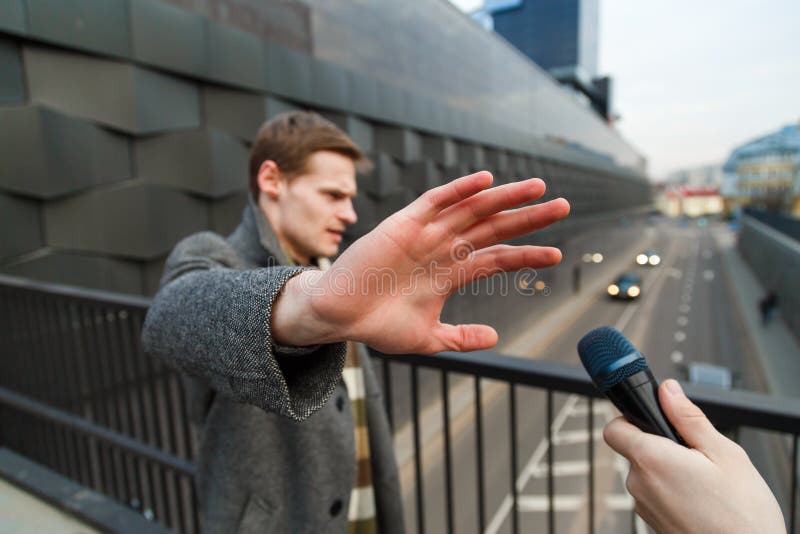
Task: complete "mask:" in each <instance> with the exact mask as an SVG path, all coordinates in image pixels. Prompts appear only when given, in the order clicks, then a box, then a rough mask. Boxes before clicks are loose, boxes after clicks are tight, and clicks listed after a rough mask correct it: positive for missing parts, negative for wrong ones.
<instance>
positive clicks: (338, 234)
mask: <svg viewBox="0 0 800 534" xmlns="http://www.w3.org/2000/svg"><path fill="white" fill-rule="evenodd" d="M343 232H344V231H343V230H328V233H329V234H331V235H332V236H333V239H334V241H336V242H337V243H341V241H342V233H343Z"/></svg>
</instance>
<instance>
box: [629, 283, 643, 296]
mask: <svg viewBox="0 0 800 534" xmlns="http://www.w3.org/2000/svg"><path fill="white" fill-rule="evenodd" d="M640 292H641V290H640V289H639V286H631V287H629V288H628V291H627V293H628V296H629V297H638V296H639V293H640Z"/></svg>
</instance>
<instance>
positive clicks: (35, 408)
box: [0, 386, 196, 477]
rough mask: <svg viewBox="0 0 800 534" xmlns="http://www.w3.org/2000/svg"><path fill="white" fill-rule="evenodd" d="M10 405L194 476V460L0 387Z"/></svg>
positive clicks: (1, 401)
mask: <svg viewBox="0 0 800 534" xmlns="http://www.w3.org/2000/svg"><path fill="white" fill-rule="evenodd" d="M3 404H5V405H7V406H11V407H13V408H15V409H17V410H20V411H23V412H25V413H28V414H31V415H33V416H34V417H37V418H39V419H46V420H48V421H52V422H54V423H56V424H58V425H61V426H63V427H65V428H69V429H72V430H75V431H78V432H80V433H82V434H84V435H86V436H90V437H92V438H95V439H97V440H98V441H101V442H103V443H107V444H109V445H114V446H115V447H119V448H120V449H122V450H124V451H127V452H130V453H133V454H135V455H136V456H138V457H140V458H145V459H147V460H150V461H152V462H155V463H157V464H160V465H162V466H164V467H167V468H169V469H172V470H174V471H175V472H177V473H181V474H184V475H188V476H190V477H194V476H195V472H196V468H195V465H194V463H192V462H190V461H188V460H184V459H183V458H178V457H177V456H173V455H172V454H169V453H166V452H164V451H162V450H161V449H159V448H157V447H153V446H152V445H148V444H146V443H142V442H141V441H138V440H136V439H134V438H131V437H128V436H126V435H124V434H120V433H119V432H116V431H114V430H111V429H109V428H106V427H104V426H101V425H98V424H96V423H93V422H92V421H89V420H87V419H84V418H83V417H79V416H77V415H74V414H71V413H69V412H67V411H64V410H61V409H59V408H56V407H54V406H52V405H50V404H46V403H44V402H41V401H38V400H36V399H33V398H31V397H28V396H27V395H23V394H21V393H17V392H15V391H11V390H10V389H7V388H4V387H2V386H0V405H3Z"/></svg>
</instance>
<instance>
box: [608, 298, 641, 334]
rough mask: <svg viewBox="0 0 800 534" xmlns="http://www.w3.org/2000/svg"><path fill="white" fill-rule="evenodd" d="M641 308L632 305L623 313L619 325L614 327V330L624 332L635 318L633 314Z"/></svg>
mask: <svg viewBox="0 0 800 534" xmlns="http://www.w3.org/2000/svg"><path fill="white" fill-rule="evenodd" d="M638 308H639V305H638V304H630V305H628V307H627V308H625V311H624V312H623V313H622V316H621V317H620V318H619V321H617V324H615V325H614V328H616V329H617V330H619V331H620V332H622V331H623V330H624V329H625V327H626V326H627V325H628V323H629V322H630V320H631V319H632V318H633V314H634V313H636V310H637V309H638Z"/></svg>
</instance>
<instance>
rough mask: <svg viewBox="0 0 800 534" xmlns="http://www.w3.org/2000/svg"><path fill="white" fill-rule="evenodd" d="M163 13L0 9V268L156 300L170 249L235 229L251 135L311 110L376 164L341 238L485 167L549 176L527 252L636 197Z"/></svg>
mask: <svg viewBox="0 0 800 534" xmlns="http://www.w3.org/2000/svg"><path fill="white" fill-rule="evenodd" d="M174 3H179V2H173V3H165V2H161V1H158V0H74V1H71V2H62V1H60V0H10V1H6V2H3V3H1V4H0V229H1V231H2V233H1V234H0V272H4V273H8V274H13V275H16V276H24V277H31V278H36V279H41V280H47V281H53V282H61V283H68V284H74V285H81V286H86V287H93V288H99V289H106V290H112V291H121V292H127V293H138V294H152V293H153V292H154V290H155V288H156V287H157V284H158V279H159V277H160V273H161V266H162V262H163V260H164V258H165V256H166V254H168V253H169V251H170V249H171V248H172V246H173V245H174V244H175V243H176V242H177V241H178V240H179V239H181V238H182V237H184V236H186V235H187V234H190V233H192V232H196V231H199V230H204V229H211V230H213V231H217V232H220V233H223V234H224V233H227V232H229V231H231V230H232V229H233V228H234V226H235V225H236V223H237V222H238V219H239V216H240V214H241V209H242V207H243V206H244V203H245V199H246V192H245V191H246V162H247V153H248V142H249V140H250V139H251V138H252V136H253V135H254V133H255V131H256V129H257V127H258V125H259V124H260V123H261V122H262V121H263V120H265V119H268V118H270V117H272V116H274V115H275V114H277V113H280V112H282V111H284V110H287V109H294V108H308V109H314V110H317V111H319V112H321V113H324V114H325V115H326V116H327V117H328V118H330V119H331V120H333V121H334V122H336V123H337V124H339V125H340V126H341V127H342V128H344V129H345V130H346V131H347V132H349V133H350V135H351V136H352V137H353V138H354V139H355V140H356V141H357V142H358V143H359V144H360V145H361V146H362V147H364V148H365V150H367V152H368V153H369V154H370V156H371V157H372V159H373V160H374V162H375V169H374V171H373V172H372V173H371V174H370V175H369V176H360V177H359V186H360V190H361V192H362V194H360V195H359V197H358V198H357V201H356V204H357V210H358V212H359V215H360V219H359V223H358V225H357V227H356V228H354V229H353V231H352V232H351V233H350V235H349V239H350V240H352V239H354V238H355V237H357V236H358V235H360V234H361V233H363V232H365V231H368V230H369V229H371V228H372V227H374V225H375V224H376V223H377V222H378V221H380V220H381V219H382V218H383V217H385V216H387V215H388V214H390V213H392V212H393V211H395V210H397V209H399V208H401V207H403V206H404V205H406V204H407V203H408V202H409V201H411V200H412V199H413V198H415V197H416V196H417V195H418V194H419V193H421V192H422V191H425V190H426V189H428V188H430V187H434V186H436V185H438V184H441V183H443V182H444V181H446V180H450V179H453V178H455V177H458V176H461V175H464V174H466V173H468V172H470V171H474V170H479V169H483V168H487V169H489V170H491V171H493V172H494V173H495V176H496V178H497V182H498V183H503V182H508V181H510V180H515V179H518V178H520V177H526V176H542V177H545V178H548V180H549V184H550V191H549V193H548V198H552V197H554V196H557V195H563V196H566V197H567V198H569V200H570V202H571V203H572V206H573V216H572V221H571V222H570V225H567V226H560V227H557V228H555V229H553V230H550V231H548V232H546V233H545V234H542V235H539V236H538V237H537V239H538V241H539V242H551V243H555V242H563V240H565V239H568V238H569V233H570V232H574V231H577V230H578V229H579V228H580V227H581V224H584V225H586V224H590V223H589V222H588V221H589V220H590V217H595V218H596V217H597V216H599V215H602V214H612V213H616V211H617V210H622V209H629V208H632V207H636V206H641V205H645V204H647V203H648V202H649V199H650V192H649V185H648V183H647V182H646V180H645V179H644V177H643V176H642V175H641V174H639V173H637V172H635V171H632V170H630V169H627V168H623V167H619V166H616V165H614V164H613V163H611V162H610V160H609V159H608V158H603V157H597V156H595V155H593V154H590V153H586V152H585V151H580V150H573V149H570V148H569V147H568V146H566V145H559V144H556V143H548V142H546V141H545V140H543V139H540V138H534V137H530V136H528V137H525V136H522V137H520V136H518V135H517V130H516V129H515V128H514V125H506V124H503V123H502V121H500V122H495V123H490V122H487V121H485V120H484V119H482V118H481V116H479V115H475V114H470V113H469V112H466V111H463V110H461V109H458V108H454V107H452V106H448V105H447V104H445V103H442V102H439V101H436V100H434V99H430V98H417V96H416V94H415V93H413V92H410V91H409V90H406V89H404V88H402V87H401V86H399V85H398V86H394V85H390V84H388V83H386V82H385V81H381V80H380V79H378V78H372V77H370V76H367V75H366V74H364V73H360V72H356V71H352V70H346V69H344V68H342V67H341V66H339V65H336V64H334V63H330V62H325V61H322V60H320V59H318V58H315V57H313V56H310V55H307V54H304V53H303V52H301V51H298V49H297V47H290V46H284V45H281V44H277V43H275V42H273V41H270V40H262V39H261V38H259V37H257V36H256V35H255V34H253V33H250V32H248V31H244V30H240V29H236V28H233V27H230V26H226V25H223V24H221V23H220V22H217V21H213V20H211V19H209V18H207V17H206V16H204V15H203V14H202V13H200V12H198V11H191V10H185V9H183V8H181V7H178V6H176V5H173V4H174ZM378 4H380V3H378ZM342 5H343V4H342ZM301 26H302V25H301ZM262 29H263V28H262ZM476 30H477V28H476ZM264 31H267V30H264ZM392 31H395V32H401V31H403V28H401V27H398V28H393V29H392ZM301 33H302V32H301ZM430 53H431V54H435V53H436V50H431V51H430ZM446 75H447V73H446V72H442V73H441V76H446ZM575 113H578V112H577V111H575ZM545 119H546V117H543V120H545ZM562 119H563V120H565V121H568V120H569V117H568V116H565V117H562ZM506 141H507V142H506ZM581 221H586V222H585V223H581Z"/></svg>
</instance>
